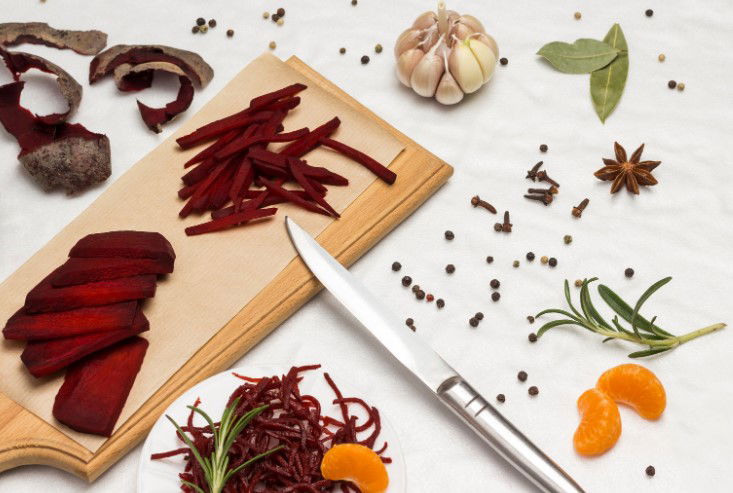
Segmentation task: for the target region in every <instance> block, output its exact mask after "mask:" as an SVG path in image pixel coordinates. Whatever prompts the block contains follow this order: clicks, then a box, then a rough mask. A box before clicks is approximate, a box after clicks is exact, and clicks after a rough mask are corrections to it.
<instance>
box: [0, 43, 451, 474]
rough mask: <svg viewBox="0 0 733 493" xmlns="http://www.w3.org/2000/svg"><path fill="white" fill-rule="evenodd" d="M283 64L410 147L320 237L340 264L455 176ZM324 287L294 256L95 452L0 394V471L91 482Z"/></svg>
mask: <svg viewBox="0 0 733 493" xmlns="http://www.w3.org/2000/svg"><path fill="white" fill-rule="evenodd" d="M286 63H288V64H289V65H290V66H292V67H293V68H295V69H296V70H298V71H299V72H301V73H302V74H304V75H305V76H307V77H309V78H310V79H311V80H313V81H316V82H317V83H319V84H320V85H321V87H322V88H323V89H325V90H326V91H328V92H329V93H331V94H333V95H334V96H335V97H337V98H339V99H341V100H343V101H345V102H346V103H347V104H349V105H351V106H353V107H354V108H356V109H358V110H359V111H360V112H361V113H363V114H364V115H366V116H368V117H370V118H371V119H372V120H373V121H374V122H375V123H377V124H379V125H380V126H382V127H384V128H386V129H387V130H388V131H389V132H390V133H391V134H392V135H394V136H395V137H396V138H397V139H398V140H400V141H401V142H402V143H403V144H404V146H405V150H404V151H403V152H402V153H401V154H400V155H399V156H398V157H397V158H396V159H395V161H394V162H393V163H392V164H391V165H390V168H391V169H392V170H394V171H395V172H396V173H397V175H398V179H397V182H396V183H395V184H394V185H392V186H388V185H386V184H384V183H382V182H381V181H379V180H377V181H375V182H374V183H372V184H371V185H370V186H369V187H368V188H367V189H366V190H365V191H364V193H362V194H361V195H360V196H359V197H358V198H357V199H356V200H355V201H354V202H353V203H352V204H351V205H350V206H349V207H348V208H347V209H346V210H345V211H344V213H343V214H342V217H341V219H340V220H338V221H335V222H334V223H333V224H331V225H330V226H328V227H327V228H326V229H325V230H324V231H323V232H322V233H321V234H320V235H319V236H318V241H319V242H320V243H321V245H323V246H324V247H325V248H326V249H327V250H328V251H329V252H330V253H331V254H333V255H334V256H335V257H336V258H337V259H338V260H339V261H340V262H341V263H343V264H345V265H351V264H352V263H354V262H355V261H356V260H357V259H358V258H359V257H361V256H362V255H363V254H364V253H366V252H367V251H368V250H369V249H370V248H371V247H372V246H374V245H375V244H376V243H377V242H378V241H379V240H380V239H382V238H383V237H384V236H386V235H387V233H389V232H390V231H391V230H392V229H393V228H394V227H396V226H397V225H398V224H400V223H401V222H402V221H403V220H404V219H406V218H407V217H408V216H409V215H410V214H411V213H412V212H414V211H415V210H416V209H417V208H418V207H419V206H420V204H422V203H423V202H424V201H425V200H427V199H428V197H430V196H431V195H432V194H433V193H435V192H436V191H437V189H438V188H439V187H440V186H441V185H443V184H444V183H445V182H446V181H447V180H448V178H449V177H450V176H451V174H453V168H452V167H451V166H449V165H448V164H446V163H445V162H443V161H442V160H440V159H439V158H437V157H436V156H434V155H433V154H431V153H429V152H428V151H426V150H425V149H423V148H422V147H420V146H419V145H418V144H416V143H415V142H414V141H412V140H411V139H409V138H408V137H407V136H405V135H404V134H402V133H401V132H399V131H397V130H396V129H394V128H393V127H391V126H390V125H389V124H388V123H387V122H385V121H384V120H382V119H381V118H379V117H378V116H376V115H375V114H374V113H372V112H371V111H369V110H368V109H367V108H366V107H364V106H362V105H361V104H360V103H358V102H357V101H356V100H354V99H353V98H351V97H350V96H349V95H348V94H346V93H345V92H343V91H342V90H340V89H339V88H338V87H336V86H335V85H334V84H332V83H331V82H330V81H328V80H327V79H325V78H324V77H323V76H321V75H320V74H319V73H317V72H316V71H314V70H313V69H311V68H310V67H309V66H308V65H306V64H305V63H304V62H303V61H301V60H300V59H299V58H297V57H291V58H290V59H289V60H288V61H287V62H286ZM321 288H322V286H321V285H320V284H319V283H318V282H317V281H316V280H315V279H314V278H313V277H312V276H311V274H310V272H309V271H308V269H307V268H306V267H305V265H304V264H303V262H302V261H301V260H300V258H295V259H294V260H293V261H291V262H290V263H289V264H288V266H287V267H286V268H285V269H284V270H283V271H282V272H281V273H280V274H279V275H278V276H277V277H275V279H274V280H273V281H272V282H271V283H270V284H268V285H267V287H266V288H265V289H264V290H262V291H261V292H260V293H259V294H258V295H257V296H256V297H255V298H254V299H253V300H252V301H251V302H250V303H248V304H247V305H246V306H245V307H244V308H243V309H242V310H241V311H240V312H239V313H238V314H237V315H235V316H234V318H232V319H231V320H230V321H229V322H228V323H227V324H226V325H225V326H224V327H223V328H222V329H221V330H220V331H219V332H217V333H216V335H215V336H214V337H212V338H211V339H210V340H209V341H208V342H207V343H206V344H205V345H204V346H202V347H201V348H200V349H199V350H198V351H197V352H196V353H195V354H194V356H193V357H191V359H190V360H188V362H187V363H186V364H185V365H184V366H182V367H181V368H180V369H179V370H178V371H177V372H176V373H175V374H174V375H173V376H172V377H171V378H170V379H169V380H168V381H167V382H166V383H165V384H164V385H163V386H162V387H161V388H160V389H159V390H158V391H157V392H156V393H155V394H154V395H153V396H152V397H151V398H150V399H148V400H147V401H146V402H145V404H143V406H141V407H140V409H138V410H137V411H136V412H135V413H134V414H133V415H132V416H131V417H130V418H129V419H128V420H127V422H126V423H124V425H122V426H121V427H120V428H119V429H118V430H117V431H116V432H115V433H114V435H112V437H110V438H109V440H107V442H105V444H104V445H103V446H102V447H101V448H100V449H99V450H98V451H97V453H96V454H93V453H92V452H90V451H89V450H88V449H86V448H85V447H83V446H81V445H80V444H78V443H77V442H76V441H74V440H72V439H71V438H69V437H68V436H66V435H64V434H63V433H61V432H60V431H59V430H57V429H56V428H54V427H52V426H51V425H49V424H48V423H46V422H45V421H44V420H42V419H40V418H39V417H37V416H36V415H35V414H33V413H31V412H29V411H27V410H26V409H25V408H23V407H22V406H20V405H19V404H17V403H16V402H14V401H13V400H11V399H10V398H8V397H7V396H6V395H4V394H2V393H0V437H2V438H0V471H4V470H7V469H11V468H14V467H18V466H21V465H27V464H43V465H49V466H52V467H55V468H58V469H63V470H66V471H69V472H71V473H73V474H75V475H77V476H80V477H82V478H85V479H87V480H88V481H94V480H95V479H96V478H97V477H99V476H100V475H101V474H102V473H103V472H104V471H106V470H107V469H108V468H109V467H110V466H111V465H112V464H114V463H115V462H116V461H118V460H119V459H120V458H121V457H123V456H124V455H125V454H126V453H127V452H129V451H130V450H131V449H132V448H133V447H134V446H135V445H137V444H138V443H139V442H140V441H141V440H142V439H143V438H144V437H145V436H146V435H147V433H148V431H149V430H150V428H151V427H152V426H153V424H154V423H155V421H156V420H157V419H158V417H159V416H160V415H161V414H162V413H163V411H164V410H165V409H166V408H167V407H168V405H169V404H170V403H171V402H172V401H173V400H174V399H175V398H176V397H178V396H179V395H180V394H181V393H183V392H184V391H185V390H186V389H188V388H190V387H191V386H193V385H195V384H196V383H198V382H200V381H201V380H203V379H205V378H207V377H209V376H211V375H214V374H216V373H218V372H220V371H223V370H225V369H226V368H229V367H230V366H231V365H232V364H233V363H234V362H235V361H237V360H238V359H239V358H241V357H242V356H243V355H244V354H245V353H246V352H247V351H249V349H250V348H252V347H253V346H254V345H255V344H257V343H258V342H259V341H261V340H262V339H263V338H264V337H265V336H267V335H268V334H269V333H270V332H271V331H272V330H273V329H275V328H276V327H277V326H278V325H280V324H281V323H282V322H283V321H284V320H285V319H287V318H288V317H289V316H290V315H292V314H293V313H294V312H295V311H296V310H298V308H300V307H301V306H302V305H304V304H305V303H306V302H307V301H308V300H309V299H310V298H312V297H313V296H314V295H315V294H317V293H318V292H319V291H320V290H321ZM3 378H8V376H7V375H5V376H4V377H3Z"/></svg>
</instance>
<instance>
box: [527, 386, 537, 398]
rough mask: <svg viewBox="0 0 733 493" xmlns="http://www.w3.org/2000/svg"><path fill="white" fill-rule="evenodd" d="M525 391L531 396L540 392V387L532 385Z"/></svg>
mask: <svg viewBox="0 0 733 493" xmlns="http://www.w3.org/2000/svg"><path fill="white" fill-rule="evenodd" d="M527 393H529V395H531V396H535V395H537V394H539V393H540V389H538V388H537V387H535V386H534V385H532V386H531V387H530V388H528V389H527Z"/></svg>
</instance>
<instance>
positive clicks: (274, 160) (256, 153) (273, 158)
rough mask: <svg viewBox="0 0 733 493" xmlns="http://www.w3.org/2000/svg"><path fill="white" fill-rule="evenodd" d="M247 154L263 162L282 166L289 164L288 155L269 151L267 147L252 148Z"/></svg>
mask: <svg viewBox="0 0 733 493" xmlns="http://www.w3.org/2000/svg"><path fill="white" fill-rule="evenodd" d="M247 155H248V157H249V158H250V159H257V160H259V161H262V162H263V163H267V164H272V165H275V166H280V167H281V168H285V167H286V166H287V165H288V157H287V156H284V155H282V154H277V153H276V152H272V151H268V150H267V149H261V148H256V149H250V150H249V153H248V154H247Z"/></svg>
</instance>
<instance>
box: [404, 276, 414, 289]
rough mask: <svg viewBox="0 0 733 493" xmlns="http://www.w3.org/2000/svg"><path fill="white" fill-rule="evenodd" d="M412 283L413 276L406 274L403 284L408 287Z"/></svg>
mask: <svg viewBox="0 0 733 493" xmlns="http://www.w3.org/2000/svg"><path fill="white" fill-rule="evenodd" d="M410 284H412V278H411V277H410V276H405V277H403V278H402V285H403V286H404V287H407V286H409V285H410Z"/></svg>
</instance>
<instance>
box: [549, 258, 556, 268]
mask: <svg viewBox="0 0 733 493" xmlns="http://www.w3.org/2000/svg"><path fill="white" fill-rule="evenodd" d="M548 263H549V264H550V267H555V266H556V265H557V259H556V258H555V257H550V260H548Z"/></svg>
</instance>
